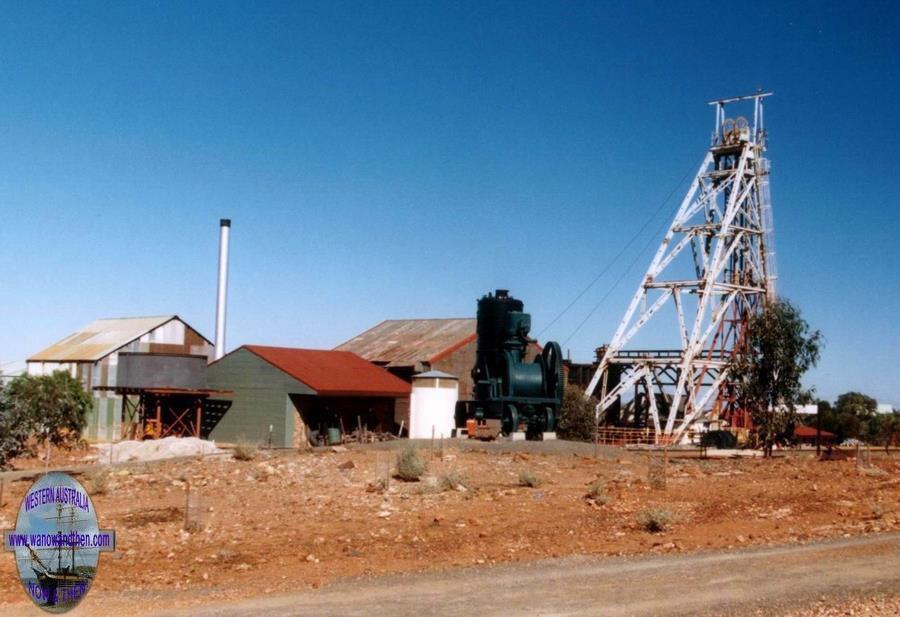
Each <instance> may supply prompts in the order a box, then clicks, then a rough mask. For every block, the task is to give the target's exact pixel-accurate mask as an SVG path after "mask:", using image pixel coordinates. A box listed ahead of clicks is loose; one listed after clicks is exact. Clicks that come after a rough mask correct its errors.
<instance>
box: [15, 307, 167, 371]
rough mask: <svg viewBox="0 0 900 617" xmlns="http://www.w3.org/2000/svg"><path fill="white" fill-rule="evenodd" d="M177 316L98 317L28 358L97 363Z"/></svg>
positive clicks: (38, 360) (32, 359)
mask: <svg viewBox="0 0 900 617" xmlns="http://www.w3.org/2000/svg"><path fill="white" fill-rule="evenodd" d="M173 319H178V316H177V315H160V316H158V317H122V318H116V319H98V320H96V321H94V322H92V323H90V324H88V325H87V326H86V327H84V328H83V329H81V330H79V331H78V332H76V333H74V334H70V335H69V336H67V337H66V338H64V339H62V340H61V341H57V342H56V343H54V344H53V345H50V347H47V348H46V349H44V350H43V351H39V352H38V353H36V354H35V355H33V356H31V357H30V358H28V362H79V361H90V362H96V361H97V360H100V359H101V358H103V357H104V356H107V355H109V354H111V353H112V352H114V351H115V350H117V349H119V348H120V347H124V346H125V345H127V344H128V343H130V342H131V341H133V340H135V339H137V338H140V337H141V336H143V335H144V334H146V333H147V332H149V331H150V330H153V329H155V328H158V327H159V326H161V325H163V324H164V323H166V322H169V321H171V320H173Z"/></svg>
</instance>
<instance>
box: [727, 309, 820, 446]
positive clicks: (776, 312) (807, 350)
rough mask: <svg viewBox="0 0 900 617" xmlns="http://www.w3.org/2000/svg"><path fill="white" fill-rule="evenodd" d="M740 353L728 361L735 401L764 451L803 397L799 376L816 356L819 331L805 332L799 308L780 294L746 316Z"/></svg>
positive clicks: (783, 430)
mask: <svg viewBox="0 0 900 617" xmlns="http://www.w3.org/2000/svg"><path fill="white" fill-rule="evenodd" d="M747 334H748V336H747V341H746V345H747V347H746V353H744V354H740V355H739V356H737V357H736V358H735V359H734V360H732V362H731V363H730V365H729V369H730V371H731V376H732V379H733V380H734V383H735V386H736V387H735V390H736V394H737V398H738V402H739V404H740V405H741V406H742V407H743V408H744V409H748V410H750V412H751V414H752V416H753V423H754V425H755V426H756V427H757V433H758V434H759V438H760V440H761V442H762V444H763V448H764V451H765V455H766V456H771V455H772V448H773V446H774V444H775V441H776V440H777V438H778V436H779V435H781V434H784V433H786V432H787V431H788V430H789V429H790V427H791V426H792V424H793V423H794V422H795V421H796V414H795V412H794V409H795V406H796V404H797V403H798V401H799V400H801V398H803V397H806V396H808V393H807V392H805V391H804V389H803V385H802V383H801V379H802V378H803V374H804V373H806V371H807V370H809V369H810V368H812V367H813V366H815V365H816V363H817V362H818V360H819V347H820V345H821V343H822V334H821V333H820V332H819V331H818V330H816V331H813V332H810V329H809V324H807V323H806V321H805V320H804V319H803V318H802V316H801V315H800V311H799V309H797V308H796V307H795V306H794V305H793V304H791V303H790V302H788V301H787V300H784V299H779V300H776V301H774V302H769V303H767V304H766V306H765V308H764V310H763V311H762V312H760V313H757V314H755V315H753V316H751V317H750V321H749V324H748V332H747Z"/></svg>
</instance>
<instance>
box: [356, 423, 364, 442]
mask: <svg viewBox="0 0 900 617" xmlns="http://www.w3.org/2000/svg"><path fill="white" fill-rule="evenodd" d="M362 436H363V434H362V418H360V417H359V416H356V440H357V441H358V442H359V443H362Z"/></svg>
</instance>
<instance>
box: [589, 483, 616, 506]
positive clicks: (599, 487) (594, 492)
mask: <svg viewBox="0 0 900 617" xmlns="http://www.w3.org/2000/svg"><path fill="white" fill-rule="evenodd" d="M587 498H588V499H591V500H593V501H594V503H596V504H597V505H600V506H605V505H606V504H608V503H609V502H610V501H612V497H611V496H610V495H609V494H608V493H607V492H606V485H604V484H603V482H601V481H600V480H598V481H596V482H594V483H593V484H592V485H591V488H590V490H588V494H587Z"/></svg>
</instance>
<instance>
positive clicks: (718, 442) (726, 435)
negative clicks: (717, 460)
mask: <svg viewBox="0 0 900 617" xmlns="http://www.w3.org/2000/svg"><path fill="white" fill-rule="evenodd" d="M700 445H701V446H703V447H704V448H716V449H717V450H731V449H732V448H735V447H736V446H737V437H735V436H734V433H732V432H731V431H709V432H708V433H703V436H702V437H700Z"/></svg>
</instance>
